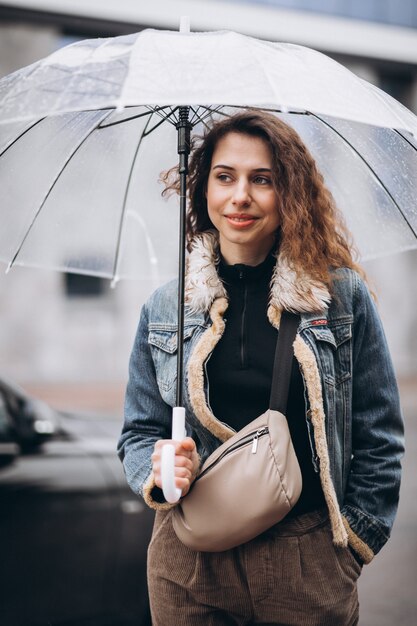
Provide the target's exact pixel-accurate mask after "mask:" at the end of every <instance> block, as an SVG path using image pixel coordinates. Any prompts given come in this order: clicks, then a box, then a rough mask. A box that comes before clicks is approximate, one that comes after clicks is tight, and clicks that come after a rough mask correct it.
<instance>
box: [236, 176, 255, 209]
mask: <svg viewBox="0 0 417 626" xmlns="http://www.w3.org/2000/svg"><path fill="white" fill-rule="evenodd" d="M232 203H233V204H234V205H235V206H248V205H249V204H250V203H251V196H250V190H249V183H248V181H239V182H238V183H237V184H236V186H235V188H234V189H233V197H232Z"/></svg>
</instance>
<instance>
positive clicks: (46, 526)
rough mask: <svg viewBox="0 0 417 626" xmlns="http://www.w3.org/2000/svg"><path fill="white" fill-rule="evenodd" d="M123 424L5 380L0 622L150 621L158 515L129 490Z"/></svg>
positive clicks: (1, 396) (14, 625) (144, 625)
mask: <svg viewBox="0 0 417 626" xmlns="http://www.w3.org/2000/svg"><path fill="white" fill-rule="evenodd" d="M120 426H121V422H120V418H117V419H116V418H108V417H102V416H101V417H99V416H91V415H81V414H69V413H63V412H57V411H54V410H53V409H51V407H49V406H48V405H47V404H45V403H43V402H41V401H39V400H36V399H34V398H31V397H29V396H28V395H27V394H26V393H25V392H23V391H22V390H21V389H19V388H18V387H17V386H15V385H12V384H10V383H8V382H5V381H4V380H2V379H0V546H1V548H0V624H1V626H58V625H59V626H64V625H65V626H133V624H135V626H150V623H151V621H150V617H149V605H148V596H147V586H146V551H147V545H148V542H149V538H150V534H151V530H152V524H153V514H152V512H151V510H150V509H148V508H147V507H146V506H145V505H144V504H143V502H142V501H141V500H139V499H138V498H136V496H135V495H134V494H133V493H132V492H131V491H130V490H129V488H128V487H127V484H126V480H125V477H124V475H123V469H122V465H121V463H120V461H119V459H118V458H117V456H116V453H115V446H116V442H117V438H118V436H119V433H120Z"/></svg>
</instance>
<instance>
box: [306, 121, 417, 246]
mask: <svg viewBox="0 0 417 626" xmlns="http://www.w3.org/2000/svg"><path fill="white" fill-rule="evenodd" d="M309 115H311V116H312V117H314V118H315V119H317V120H318V121H319V122H321V123H322V124H323V125H324V126H326V127H327V128H330V130H332V131H333V132H334V133H335V134H336V135H337V136H338V137H340V138H341V139H342V141H344V142H345V143H346V144H347V145H348V146H349V147H350V148H351V149H352V150H353V152H354V153H355V154H356V155H357V156H358V157H359V158H360V159H361V161H362V162H363V163H364V164H365V166H366V167H367V168H368V169H369V170H370V172H372V174H373V176H374V177H375V178H376V180H377V181H378V182H379V184H380V185H381V187H382V189H383V190H384V191H385V193H386V194H387V196H388V197H389V198H390V199H391V201H392V202H393V204H394V205H395V206H396V207H397V209H398V211H399V213H400V215H401V216H402V218H403V219H404V221H405V223H406V224H407V226H408V228H409V229H410V230H411V232H412V233H413V235H414V237H417V232H416V231H415V230H414V228H413V226H412V225H411V224H410V222H409V220H408V219H407V217H406V215H405V213H404V211H403V210H402V208H401V207H400V205H399V204H398V202H397V201H396V200H395V198H394V196H393V195H392V193H391V192H390V190H389V189H388V187H387V186H386V185H385V183H383V181H382V180H381V178H380V177H379V176H378V174H377V173H376V172H375V170H374V168H373V167H372V166H371V165H370V164H369V163H368V162H367V161H366V159H365V158H364V157H363V156H362V155H361V153H360V152H359V151H358V150H357V149H356V148H355V146H354V145H353V144H352V143H351V142H350V141H349V140H348V139H346V137H344V136H343V135H342V134H341V133H340V132H339V131H338V130H337V129H336V128H334V127H333V126H332V125H331V124H330V123H329V122H327V121H325V120H323V119H322V118H321V117H320V116H319V115H317V114H316V113H311V112H310V113H309Z"/></svg>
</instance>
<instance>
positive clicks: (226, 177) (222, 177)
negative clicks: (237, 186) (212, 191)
mask: <svg viewBox="0 0 417 626" xmlns="http://www.w3.org/2000/svg"><path fill="white" fill-rule="evenodd" d="M217 180H220V181H221V182H222V183H228V182H229V181H230V180H231V178H230V175H229V174H218V175H217Z"/></svg>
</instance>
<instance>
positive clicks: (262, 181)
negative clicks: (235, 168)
mask: <svg viewBox="0 0 417 626" xmlns="http://www.w3.org/2000/svg"><path fill="white" fill-rule="evenodd" d="M253 182H254V183H255V184H256V185H270V184H271V179H270V178H267V177H266V176H255V178H254V179H253Z"/></svg>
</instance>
